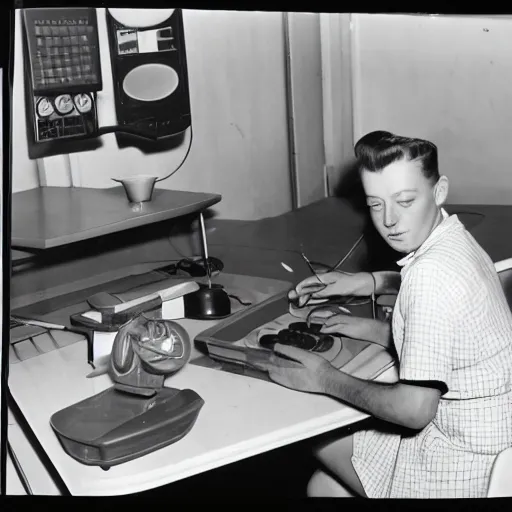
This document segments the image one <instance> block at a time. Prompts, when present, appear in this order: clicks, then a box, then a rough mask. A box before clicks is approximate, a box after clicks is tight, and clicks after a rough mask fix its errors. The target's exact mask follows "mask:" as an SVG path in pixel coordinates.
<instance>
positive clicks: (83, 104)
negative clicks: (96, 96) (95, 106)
mask: <svg viewBox="0 0 512 512" xmlns="http://www.w3.org/2000/svg"><path fill="white" fill-rule="evenodd" d="M75 106H76V108H77V110H78V112H80V113H81V114H85V113H87V112H89V111H90V110H91V108H92V99H91V97H90V96H89V95H88V94H77V95H76V96H75Z"/></svg>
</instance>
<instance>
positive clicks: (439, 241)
mask: <svg viewBox="0 0 512 512" xmlns="http://www.w3.org/2000/svg"><path fill="white" fill-rule="evenodd" d="M443 216H444V220H443V222H442V223H441V224H440V225H439V226H438V227H437V228H436V229H435V230H434V231H433V232H432V233H431V235H430V236H429V238H428V239H427V240H426V241H425V243H424V244H423V245H422V246H421V247H420V248H419V249H418V250H417V251H416V252H415V253H412V254H410V255H408V256H406V257H405V258H403V259H402V260H401V261H400V262H399V265H401V266H402V270H401V274H402V285H401V287H400V292H399V294H398V297H397V302H396V306H395V310H394V313H393V324H392V325H393V339H394V343H395V347H396V351H397V354H398V358H399V361H398V364H399V377H400V379H401V380H402V381H405V382H411V383H415V382H416V383H417V382H418V381H419V382H425V381H436V382H437V383H438V384H440V386H441V389H442V391H443V395H442V397H441V400H440V403H439V406H438V410H437V413H436V416H435V418H434V420H433V421H432V422H431V423H430V424H429V425H428V426H427V427H426V428H425V429H423V430H422V431H421V432H419V433H417V434H416V435H412V436H407V437H402V436H401V435H399V434H393V433H388V432H381V431H378V430H367V431H364V432H360V433H357V434H355V437H354V454H353V459H352V462H353V464H354V468H355V469H356V472H357V473H358V476H359V478H360V480H361V483H362V484H363V487H364V488H365V491H366V492H367V494H368V496H371V497H401V498H412V497H415V498H449V497H479V496H485V495H486V492H487V486H488V480H489V474H490V470H491V468H492V464H493V462H494V459H495V457H496V455H497V454H498V453H499V452H500V451H502V450H504V449H505V448H507V447H509V446H512V382H511V381H512V379H511V373H512V313H511V311H510V309H509V307H508V304H507V301H506V298H505V295H504V292H503V289H502V286H501V284H500V281H499V278H498V276H497V273H496V271H495V268H494V264H493V262H492V260H491V259H490V258H489V256H488V255H487V254H486V253H485V251H484V250H483V249H482V248H481V247H480V245H479V244H478V243H477V242H476V240H475V239H474V238H473V237H472V235H471V234H470V233H468V232H467V231H466V229H465V228H464V226H463V225H462V224H461V222H460V221H459V220H458V219H457V217H456V216H455V215H454V216H448V215H447V214H446V212H444V211H443Z"/></svg>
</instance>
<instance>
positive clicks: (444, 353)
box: [400, 265, 457, 394]
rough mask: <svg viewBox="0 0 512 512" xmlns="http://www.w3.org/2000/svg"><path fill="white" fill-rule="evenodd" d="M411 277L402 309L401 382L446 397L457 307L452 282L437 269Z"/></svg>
mask: <svg viewBox="0 0 512 512" xmlns="http://www.w3.org/2000/svg"><path fill="white" fill-rule="evenodd" d="M411 274H412V275H411V276H410V280H409V283H408V286H407V293H406V296H405V298H404V299H405V300H404V302H403V305H402V308H403V310H402V315H403V319H404V337H403V345H402V350H401V355H400V380H401V381H403V382H407V381H409V382H410V383H411V384H415V383H416V384H417V385H420V386H421V385H423V386H428V387H434V388H437V389H440V391H441V392H442V393H443V394H444V393H446V392H447V391H448V390H449V389H450V376H451V373H452V365H453V357H452V354H453V347H454V343H455V341H456V335H457V329H456V322H457V312H456V311H455V308H456V303H455V301H454V300H453V298H452V297H453V294H451V293H450V283H449V279H448V278H447V277H446V276H444V275H442V273H441V272H439V270H438V269H436V268H435V267H434V266H432V265H424V266H420V265H418V266H417V268H414V269H411ZM451 285H453V283H451Z"/></svg>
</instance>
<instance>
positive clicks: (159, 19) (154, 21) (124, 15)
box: [108, 9, 174, 28]
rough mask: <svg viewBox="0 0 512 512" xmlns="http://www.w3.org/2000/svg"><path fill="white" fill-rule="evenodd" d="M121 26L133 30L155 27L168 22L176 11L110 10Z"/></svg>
mask: <svg viewBox="0 0 512 512" xmlns="http://www.w3.org/2000/svg"><path fill="white" fill-rule="evenodd" d="M108 12H109V13H110V15H111V16H112V17H113V18H114V19H115V20H116V21H117V22H118V23H120V24H121V25H124V26H125V27H131V28H143V27H153V26H155V25H159V24H160V23H163V22H164V21H166V20H168V19H169V18H170V17H171V16H172V13H173V12H174V9H109V10H108Z"/></svg>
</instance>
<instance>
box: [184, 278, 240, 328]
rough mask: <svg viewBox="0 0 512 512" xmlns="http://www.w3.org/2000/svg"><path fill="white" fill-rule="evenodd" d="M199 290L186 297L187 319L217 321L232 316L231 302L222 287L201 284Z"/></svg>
mask: <svg viewBox="0 0 512 512" xmlns="http://www.w3.org/2000/svg"><path fill="white" fill-rule="evenodd" d="M199 286H200V288H199V290H197V291H195V292H193V293H188V294H187V295H185V297H184V299H183V300H184V306H185V317H186V318H192V319H195V320H217V319H220V318H225V317H227V316H229V315H230V314H231V301H230V299H229V296H228V294H227V293H226V291H225V290H224V289H223V288H222V286H220V285H215V284H212V286H211V287H208V286H207V285H203V284H200V285H199Z"/></svg>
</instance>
